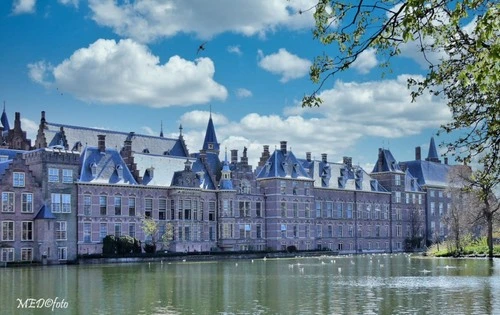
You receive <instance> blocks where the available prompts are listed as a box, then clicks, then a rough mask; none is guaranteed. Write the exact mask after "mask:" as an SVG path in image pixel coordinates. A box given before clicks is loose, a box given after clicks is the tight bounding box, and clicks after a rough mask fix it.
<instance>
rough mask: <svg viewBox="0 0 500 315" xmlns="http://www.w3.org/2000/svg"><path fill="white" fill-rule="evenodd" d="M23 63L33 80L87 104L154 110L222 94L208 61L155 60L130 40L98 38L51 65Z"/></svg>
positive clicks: (212, 97) (173, 58)
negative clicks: (151, 108)
mask: <svg viewBox="0 0 500 315" xmlns="http://www.w3.org/2000/svg"><path fill="white" fill-rule="evenodd" d="M28 67H29V70H30V77H31V78H32V79H33V80H34V81H35V82H37V83H41V84H44V85H46V86H52V87H57V88H58V89H59V90H61V91H64V92H68V93H71V94H73V95H74V96H75V97H76V98H78V99H81V100H84V101H87V102H99V103H105V104H139V105H146V106H150V107H157V108H160V107H168V106H175V105H192V104H203V103H206V102H209V101H211V100H213V99H218V100H225V99H226V97H227V90H226V88H225V87H224V86H222V85H220V84H218V83H217V82H215V81H214V80H213V76H214V73H215V67H214V64H213V62H212V60H211V59H209V58H199V59H196V60H195V61H194V62H193V61H188V60H185V59H183V58H181V57H179V56H172V57H170V59H169V60H168V61H167V62H166V63H164V64H161V63H160V59H159V57H157V56H154V55H153V54H151V52H150V51H149V50H148V48H147V47H146V46H144V45H141V44H138V43H136V42H134V41H133V40H131V39H124V40H120V41H119V42H115V41H114V40H104V39H99V40H97V41H96V42H94V43H93V44H91V45H90V46H89V47H88V48H81V49H79V50H77V51H75V52H74V53H73V54H72V55H71V56H70V57H69V58H68V59H66V60H64V61H63V62H62V63H60V64H59V65H57V66H51V65H50V64H47V63H45V62H36V63H33V64H30V65H28ZM50 77H53V80H49V78H50Z"/></svg>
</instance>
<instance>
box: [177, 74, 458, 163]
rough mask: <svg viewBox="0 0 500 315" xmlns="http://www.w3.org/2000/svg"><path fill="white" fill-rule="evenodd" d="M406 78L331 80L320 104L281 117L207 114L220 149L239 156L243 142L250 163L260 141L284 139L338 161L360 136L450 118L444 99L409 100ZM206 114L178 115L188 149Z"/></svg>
mask: <svg viewBox="0 0 500 315" xmlns="http://www.w3.org/2000/svg"><path fill="white" fill-rule="evenodd" d="M407 78H408V75H402V76H399V77H397V78H396V79H393V80H383V81H371V82H364V83H358V82H341V81H337V82H336V83H335V85H334V86H333V87H332V88H331V89H329V90H325V91H324V92H323V93H322V94H321V95H320V96H321V97H322V98H323V100H324V103H323V104H322V106H321V107H319V108H312V109H311V108H308V109H302V108H300V110H299V107H294V108H291V109H286V110H285V114H284V115H283V116H281V115H260V114H257V113H251V114H248V115H246V116H244V117H242V118H241V119H240V120H236V121H228V120H227V118H225V117H224V116H222V117H217V116H215V117H214V116H213V117H214V124H215V128H216V132H217V138H218V140H219V142H221V151H222V150H223V148H224V147H227V148H228V150H231V149H238V150H239V152H240V155H241V150H242V149H243V147H244V146H246V147H247V148H248V158H249V160H250V162H251V164H252V165H254V166H256V165H257V162H258V159H259V157H260V155H261V152H262V146H263V145H265V144H266V145H269V146H270V150H271V151H273V150H274V148H275V147H277V148H279V143H280V141H283V140H284V141H287V142H288V147H289V148H291V149H292V151H293V152H294V153H295V154H296V155H297V156H299V157H301V158H303V157H304V155H305V152H312V155H313V157H316V158H320V156H321V153H327V154H328V159H329V160H331V161H340V160H341V159H342V156H343V155H344V154H345V152H346V151H348V150H350V149H352V148H353V147H354V146H355V145H356V142H358V141H360V140H361V139H362V138H364V137H367V136H375V137H384V138H400V137H405V136H409V135H415V134H419V133H420V132H422V130H423V129H426V128H432V129H437V128H439V126H440V125H441V124H442V123H444V122H446V121H447V120H448V119H449V118H450V113H449V110H448V108H447V106H446V102H445V101H444V100H442V99H438V98H435V97H433V96H422V97H421V98H419V99H417V101H416V102H415V103H412V102H411V97H410V94H409V93H410V91H408V90H407V85H406V79H407ZM306 114H307V115H306ZM311 114H312V115H311ZM212 115H214V114H212ZM311 116H315V117H311ZM208 117H209V113H208V112H199V111H194V112H189V113H186V114H184V115H183V116H182V118H181V121H183V124H184V122H186V123H187V122H188V121H189V122H191V124H190V125H189V128H186V129H185V131H186V136H185V139H186V141H187V142H188V145H189V147H190V150H194V151H196V150H199V149H200V148H201V144H202V142H203V138H204V135H205V129H206V126H207V122H208ZM216 118H217V119H216ZM218 121H221V123H218ZM186 126H188V124H186ZM194 151H192V152H194ZM221 157H223V155H221ZM368 166H373V165H368ZM367 170H368V171H371V168H370V167H368V169H367Z"/></svg>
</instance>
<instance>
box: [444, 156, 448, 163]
mask: <svg viewBox="0 0 500 315" xmlns="http://www.w3.org/2000/svg"><path fill="white" fill-rule="evenodd" d="M444 164H446V165H448V158H447V157H445V158H444Z"/></svg>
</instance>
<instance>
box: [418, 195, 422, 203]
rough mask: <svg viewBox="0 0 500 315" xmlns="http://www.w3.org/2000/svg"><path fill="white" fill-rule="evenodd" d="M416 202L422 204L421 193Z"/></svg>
mask: <svg viewBox="0 0 500 315" xmlns="http://www.w3.org/2000/svg"><path fill="white" fill-rule="evenodd" d="M418 204H419V205H421V204H422V195H418Z"/></svg>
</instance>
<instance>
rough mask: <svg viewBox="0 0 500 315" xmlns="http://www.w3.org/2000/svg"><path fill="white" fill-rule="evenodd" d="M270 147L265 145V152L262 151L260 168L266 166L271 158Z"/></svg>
mask: <svg viewBox="0 0 500 315" xmlns="http://www.w3.org/2000/svg"><path fill="white" fill-rule="evenodd" d="M269 156H270V155H269V146H268V145H264V151H262V155H261V156H260V160H259V164H258V165H259V166H261V167H262V166H264V165H265V164H266V161H267V159H268V158H269Z"/></svg>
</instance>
